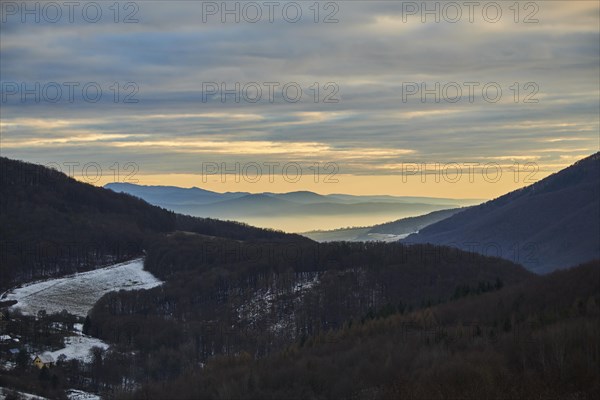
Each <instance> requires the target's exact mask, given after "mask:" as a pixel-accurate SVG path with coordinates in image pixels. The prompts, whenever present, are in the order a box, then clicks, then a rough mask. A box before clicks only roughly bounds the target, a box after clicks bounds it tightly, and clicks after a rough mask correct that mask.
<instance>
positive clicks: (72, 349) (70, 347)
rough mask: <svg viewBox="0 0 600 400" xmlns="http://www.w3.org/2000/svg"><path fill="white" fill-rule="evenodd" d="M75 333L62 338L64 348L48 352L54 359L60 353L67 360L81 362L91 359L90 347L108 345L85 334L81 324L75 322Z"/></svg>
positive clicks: (105, 346) (104, 346)
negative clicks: (82, 331)
mask: <svg viewBox="0 0 600 400" xmlns="http://www.w3.org/2000/svg"><path fill="white" fill-rule="evenodd" d="M74 333H75V335H74V336H67V337H65V340H64V346H65V347H64V348H62V349H60V350H56V351H52V352H48V353H47V354H50V355H51V356H52V358H54V360H55V361H56V360H58V357H59V356H60V355H61V354H64V355H65V357H67V360H79V361H82V362H90V361H92V356H91V354H90V350H91V349H92V347H101V348H103V349H104V350H106V349H108V347H109V345H108V344H106V343H104V342H103V341H102V340H100V339H97V338H95V337H91V336H86V335H84V334H83V333H81V325H80V324H76V326H75V332H74Z"/></svg>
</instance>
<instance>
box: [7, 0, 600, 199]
mask: <svg viewBox="0 0 600 400" xmlns="http://www.w3.org/2000/svg"><path fill="white" fill-rule="evenodd" d="M288 3H290V2H283V1H280V2H272V3H269V2H261V1H258V2H231V1H230V2H227V5H225V4H224V3H222V2H194V1H137V2H119V3H117V5H118V7H115V6H114V1H109V2H102V1H97V2H95V3H94V2H85V1H83V2H79V3H78V5H77V6H74V8H73V9H70V8H69V7H68V6H66V5H65V4H64V3H63V2H62V1H58V2H54V3H53V2H29V3H26V6H25V7H26V8H27V9H26V10H25V9H24V7H23V5H22V3H21V2H16V3H13V2H3V3H2V24H1V38H0V41H1V49H0V72H1V76H0V80H1V83H2V103H1V108H2V111H1V122H0V127H1V153H2V155H3V156H6V157H11V158H18V159H23V160H27V161H32V162H37V163H43V164H50V163H52V165H54V166H58V167H60V168H62V169H63V170H64V171H65V172H68V170H69V165H72V164H70V163H78V164H75V167H74V170H73V171H74V174H75V176H76V177H77V178H78V179H84V180H88V181H91V182H93V183H96V184H101V183H106V182H107V181H114V180H120V181H123V180H126V179H130V180H131V179H134V180H135V181H137V182H138V183H142V184H175V185H180V186H186V187H189V186H200V187H204V188H208V189H213V190H218V191H227V190H248V191H253V192H258V191H265V190H266V191H291V190H305V189H308V190H314V191H316V192H319V193H340V192H345V193H354V194H362V193H364V194H396V195H402V194H406V195H430V196H439V197H476V198H491V197H494V196H497V195H500V194H503V193H504V192H506V191H507V190H510V189H513V188H516V187H519V186H523V185H524V184H527V183H529V182H530V181H532V180H536V179H539V178H541V177H543V176H546V175H548V174H549V173H552V172H555V171H557V170H559V169H561V168H564V167H565V166H567V165H569V164H571V163H573V162H574V161H576V160H577V159H579V158H582V157H584V156H586V155H589V154H592V153H594V152H596V151H598V149H599V146H600V143H599V140H600V138H599V114H598V109H599V106H600V104H599V95H600V93H599V87H600V82H599V79H600V78H599V77H600V56H599V53H600V48H599V46H600V45H599V43H600V41H599V6H598V4H599V3H598V2H597V1H583V2H574V1H536V2H521V3H520V5H519V7H515V5H514V2H513V1H509V2H504V1H499V2H496V3H494V2H485V1H483V2H478V5H477V6H475V7H474V8H473V9H471V8H470V7H469V6H468V5H465V2H461V1H459V2H438V3H436V2H428V6H427V7H428V8H427V10H425V9H423V4H422V3H421V2H416V3H414V2H392V1H385V2H376V1H375V2H373V1H368V2H367V1H337V2H319V3H316V5H315V2H314V1H308V2H302V1H298V2H292V3H291V4H288ZM225 7H227V9H225ZM232 10H233V11H232ZM431 10H434V11H432V12H433V13H427V12H426V11H431ZM435 10H437V12H436V11H435ZM436 14H437V15H436ZM436 18H437V19H439V22H436ZM236 19H238V21H236ZM238 85H239V86H238ZM83 88H85V90H84V89H83ZM284 88H285V89H284ZM98 89H100V90H101V91H102V92H101V95H99V92H98ZM298 90H301V93H300V92H299V91H298ZM499 90H500V91H501V93H500V91H499ZM117 92H118V98H117V96H116V94H117ZM461 94H462V95H461ZM36 100H37V101H36ZM89 163H93V167H91V169H90V167H89ZM515 163H518V164H519V166H520V173H519V174H515V167H514V165H515ZM86 164H88V167H87V175H85V176H83V178H82V176H81V174H82V169H83V167H84V165H86ZM257 165H258V166H260V168H261V169H262V174H263V175H262V176H261V177H260V179H256V176H255V171H257V169H256V167H257ZM97 167H100V168H101V169H102V178H101V179H96V176H97V174H95V170H96V169H97ZM223 167H225V168H223ZM482 167H484V170H483V171H482V169H481V168H482ZM284 168H285V169H286V173H284V172H283V169H284ZM298 168H301V169H302V173H303V174H302V178H301V179H297V178H296V175H297V172H298ZM485 168H487V169H485ZM115 169H118V170H119V172H120V173H119V175H118V176H116V174H115ZM223 170H227V171H229V172H227V171H225V175H223V176H222V175H220V172H223ZM236 170H238V171H240V172H241V173H240V174H238V176H237V179H236V176H235V175H236V174H235V171H236ZM317 170H318V173H317V172H316V171H317ZM459 170H460V171H461V172H462V175H461V176H458V175H457V171H459ZM498 170H500V171H502V177H501V178H498V179H496V178H495V176H496V175H495V174H496V173H497V172H498ZM444 172H446V175H444ZM403 174H404V175H403ZM403 176H404V177H403ZM484 178H485V179H484ZM527 179H529V180H527ZM237 180H239V182H236V181H237Z"/></svg>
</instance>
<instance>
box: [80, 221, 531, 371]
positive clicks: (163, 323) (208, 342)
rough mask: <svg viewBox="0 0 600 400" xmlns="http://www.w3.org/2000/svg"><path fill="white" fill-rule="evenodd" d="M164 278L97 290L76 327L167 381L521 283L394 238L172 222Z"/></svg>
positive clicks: (478, 260)
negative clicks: (240, 230) (209, 229)
mask: <svg viewBox="0 0 600 400" xmlns="http://www.w3.org/2000/svg"><path fill="white" fill-rule="evenodd" d="M146 268H147V269H148V270H149V271H151V272H152V273H154V274H155V275H157V276H158V277H160V278H161V279H163V280H165V281H166V283H165V284H164V285H162V286H160V287H157V288H154V289H151V290H148V291H144V292H129V293H127V292H119V293H111V294H108V295H106V296H105V297H103V298H102V299H101V300H100V301H99V302H98V303H97V304H96V306H95V307H94V309H93V311H92V312H91V314H90V319H89V323H88V325H87V327H86V332H88V333H89V334H91V335H93V336H98V337H100V338H102V339H105V340H107V341H109V342H111V343H116V344H118V345H120V346H122V347H123V349H124V350H126V351H127V352H129V351H133V352H134V353H135V354H139V357H141V358H140V359H138V357H137V356H135V357H134V358H135V361H132V363H134V364H136V365H137V364H138V363H143V365H144V367H143V368H142V370H143V371H144V376H141V377H140V376H137V377H136V378H137V379H142V380H146V379H148V377H150V379H151V380H165V379H166V380H168V379H173V378H176V377H178V376H180V375H181V374H183V373H186V372H188V371H189V369H193V368H195V367H194V366H197V365H199V364H200V363H205V362H206V361H207V360H210V359H212V358H213V357H215V356H219V355H235V354H240V353H242V352H245V353H248V354H251V355H252V357H264V356H267V355H269V354H272V353H273V352H275V351H277V350H279V349H281V348H283V347H285V346H287V345H290V344H292V343H294V342H296V341H300V342H303V341H306V340H308V339H309V338H311V337H314V336H315V335H319V334H321V333H322V332H327V331H329V330H331V329H334V330H335V329H340V328H342V327H343V326H344V324H346V323H347V322H348V321H350V320H352V319H354V320H360V319H365V318H366V319H368V318H371V317H373V316H376V315H389V314H393V313H398V312H400V313H404V312H408V311H410V310H415V309H419V308H423V307H428V306H431V305H432V304H437V303H440V302H447V301H450V300H453V299H457V298H460V297H463V296H467V295H469V294H477V293H484V292H489V291H495V290H499V289H500V288H502V287H504V286H507V285H513V284H515V283H518V282H522V281H524V280H526V279H529V278H531V277H532V274H530V273H528V272H527V271H525V270H524V269H523V268H522V267H520V266H517V265H515V264H513V263H511V262H508V261H505V260H502V259H497V258H489V257H483V256H480V255H476V254H470V253H466V252H463V251H460V250H457V249H452V248H448V247H435V246H431V245H418V246H411V247H407V246H404V245H401V244H398V243H394V244H385V243H329V244H316V243H314V242H310V241H304V242H296V243H292V242H282V241H265V240H250V241H238V240H228V239H224V238H215V237H210V236H206V235H198V234H191V233H189V232H179V233H175V234H172V235H169V236H168V237H167V238H163V239H160V240H159V241H157V242H156V243H154V244H152V245H151V246H150V247H149V250H148V255H147V258H146Z"/></svg>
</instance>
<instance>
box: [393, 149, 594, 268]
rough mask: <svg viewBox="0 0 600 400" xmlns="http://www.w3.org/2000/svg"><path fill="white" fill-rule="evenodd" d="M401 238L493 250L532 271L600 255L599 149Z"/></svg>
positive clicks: (556, 266)
mask: <svg viewBox="0 0 600 400" xmlns="http://www.w3.org/2000/svg"><path fill="white" fill-rule="evenodd" d="M404 242H406V243H433V244H447V245H452V246H455V247H458V248H462V249H466V250H473V251H476V252H479V253H482V254H489V255H498V256H501V257H503V258H507V259H511V260H513V261H516V262H518V263H520V264H522V265H524V266H525V267H526V268H528V269H529V270H531V271H534V272H537V273H547V272H550V271H553V270H555V269H558V268H565V267H568V266H571V265H574V264H577V263H582V262H585V261H589V260H591V259H595V258H600V153H596V154H594V155H592V156H590V157H587V158H585V159H583V160H581V161H579V162H577V163H575V164H574V165H572V166H570V167H568V168H566V169H564V170H562V171H560V172H558V173H555V174H553V175H551V176H549V177H547V178H545V179H542V180H541V181H539V182H537V183H535V184H533V185H531V186H528V187H525V188H523V189H520V190H516V191H514V192H511V193H508V194H506V195H504V196H502V197H499V198H497V199H495V200H491V201H488V202H486V203H484V204H481V205H479V206H476V207H471V208H469V209H467V210H465V211H462V212H460V213H458V214H456V215H454V216H452V217H450V218H447V219H445V220H442V221H440V222H438V223H436V224H433V225H430V226H428V227H426V228H424V229H422V230H421V231H420V232H419V233H418V234H415V235H411V236H409V237H408V238H406V239H404Z"/></svg>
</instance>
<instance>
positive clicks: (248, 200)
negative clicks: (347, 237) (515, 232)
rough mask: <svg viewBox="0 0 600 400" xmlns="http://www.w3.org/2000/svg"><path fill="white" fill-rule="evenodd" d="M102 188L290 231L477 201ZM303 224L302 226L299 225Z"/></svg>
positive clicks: (174, 208) (389, 217)
mask: <svg viewBox="0 0 600 400" xmlns="http://www.w3.org/2000/svg"><path fill="white" fill-rule="evenodd" d="M105 188H108V189H111V190H113V191H116V192H125V193H129V194H131V195H134V196H136V197H140V198H142V199H144V200H146V201H148V202H149V203H151V204H155V205H158V206H161V207H164V208H167V209H170V210H172V211H175V212H178V213H183V214H189V215H194V216H198V217H212V218H219V219H235V220H238V221H244V222H247V223H250V224H254V225H259V226H268V227H274V228H277V229H281V230H285V231H288V232H289V231H293V232H296V231H297V232H301V231H307V230H311V229H314V227H312V226H314V225H317V228H318V229H321V228H322V227H327V226H334V227H335V226H344V225H352V224H354V225H363V224H364V221H369V223H370V224H373V222H375V223H376V222H379V221H381V222H385V221H393V220H396V219H398V218H402V217H407V216H415V215H419V214H424V213H428V212H431V211H437V210H443V209H448V208H456V207H460V206H467V205H472V204H479V203H480V202H481V201H480V200H477V199H449V198H433V197H415V196H387V195H381V196H373V195H368V196H355V195H344V194H330V195H321V194H318V193H314V192H310V191H296V192H288V193H272V192H264V193H247V192H235V193H231V192H225V193H217V192H211V191H208V190H204V189H199V188H196V187H194V188H178V187H173V186H142V185H135V184H130V183H110V184H107V185H105ZM305 224H309V226H308V229H306V228H303V227H304V225H305Z"/></svg>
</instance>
